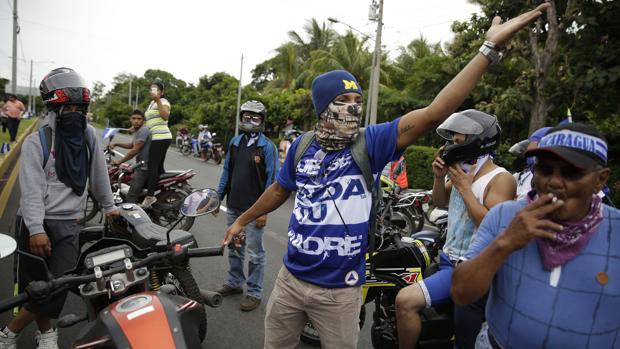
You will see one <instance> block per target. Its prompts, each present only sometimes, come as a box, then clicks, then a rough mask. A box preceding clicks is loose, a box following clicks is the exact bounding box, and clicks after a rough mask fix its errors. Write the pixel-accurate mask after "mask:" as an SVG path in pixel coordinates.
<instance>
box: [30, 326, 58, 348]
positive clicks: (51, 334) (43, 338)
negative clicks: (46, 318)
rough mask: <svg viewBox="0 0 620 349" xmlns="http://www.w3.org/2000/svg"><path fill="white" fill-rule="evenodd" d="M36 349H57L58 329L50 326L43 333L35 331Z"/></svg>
mask: <svg viewBox="0 0 620 349" xmlns="http://www.w3.org/2000/svg"><path fill="white" fill-rule="evenodd" d="M34 340H35V342H36V343H37V349H58V330H56V329H55V328H51V329H49V330H47V331H45V332H43V333H41V332H40V331H37V332H35V336H34Z"/></svg>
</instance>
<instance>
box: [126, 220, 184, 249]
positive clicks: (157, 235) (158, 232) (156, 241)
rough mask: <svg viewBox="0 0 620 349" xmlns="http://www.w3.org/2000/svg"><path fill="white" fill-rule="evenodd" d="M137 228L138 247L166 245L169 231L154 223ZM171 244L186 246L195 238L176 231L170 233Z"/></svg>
mask: <svg viewBox="0 0 620 349" xmlns="http://www.w3.org/2000/svg"><path fill="white" fill-rule="evenodd" d="M134 228H135V231H136V233H137V234H135V235H134V240H135V242H136V245H138V246H139V247H143V248H147V247H152V246H165V245H166V232H167V231H168V229H166V228H164V227H161V226H159V225H157V224H155V223H153V222H150V223H146V224H141V225H138V226H136V227H134ZM170 242H171V243H173V244H174V243H180V244H186V243H190V242H192V243H193V242H194V236H193V235H192V234H190V233H188V232H186V231H185V230H179V229H174V230H172V231H171V232H170Z"/></svg>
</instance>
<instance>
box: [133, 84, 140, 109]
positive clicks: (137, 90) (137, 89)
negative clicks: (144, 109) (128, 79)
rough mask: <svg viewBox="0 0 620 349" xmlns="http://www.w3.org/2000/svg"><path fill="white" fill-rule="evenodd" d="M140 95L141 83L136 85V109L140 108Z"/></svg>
mask: <svg viewBox="0 0 620 349" xmlns="http://www.w3.org/2000/svg"><path fill="white" fill-rule="evenodd" d="M138 95H140V85H138V86H136V103H135V104H134V107H133V108H134V109H138Z"/></svg>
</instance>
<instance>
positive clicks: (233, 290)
mask: <svg viewBox="0 0 620 349" xmlns="http://www.w3.org/2000/svg"><path fill="white" fill-rule="evenodd" d="M215 292H217V293H219V294H221V295H222V297H226V296H230V295H233V294H240V293H243V289H242V288H241V287H231V286H228V285H227V284H224V285H222V287H220V288H218V289H217V290H215Z"/></svg>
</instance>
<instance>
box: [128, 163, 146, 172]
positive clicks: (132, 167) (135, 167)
mask: <svg viewBox="0 0 620 349" xmlns="http://www.w3.org/2000/svg"><path fill="white" fill-rule="evenodd" d="M143 165H144V161H140V162H138V163H136V164H135V165H133V166H131V167H130V169H131V170H132V171H133V170H135V169H137V168H140V167H142V166H143Z"/></svg>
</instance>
